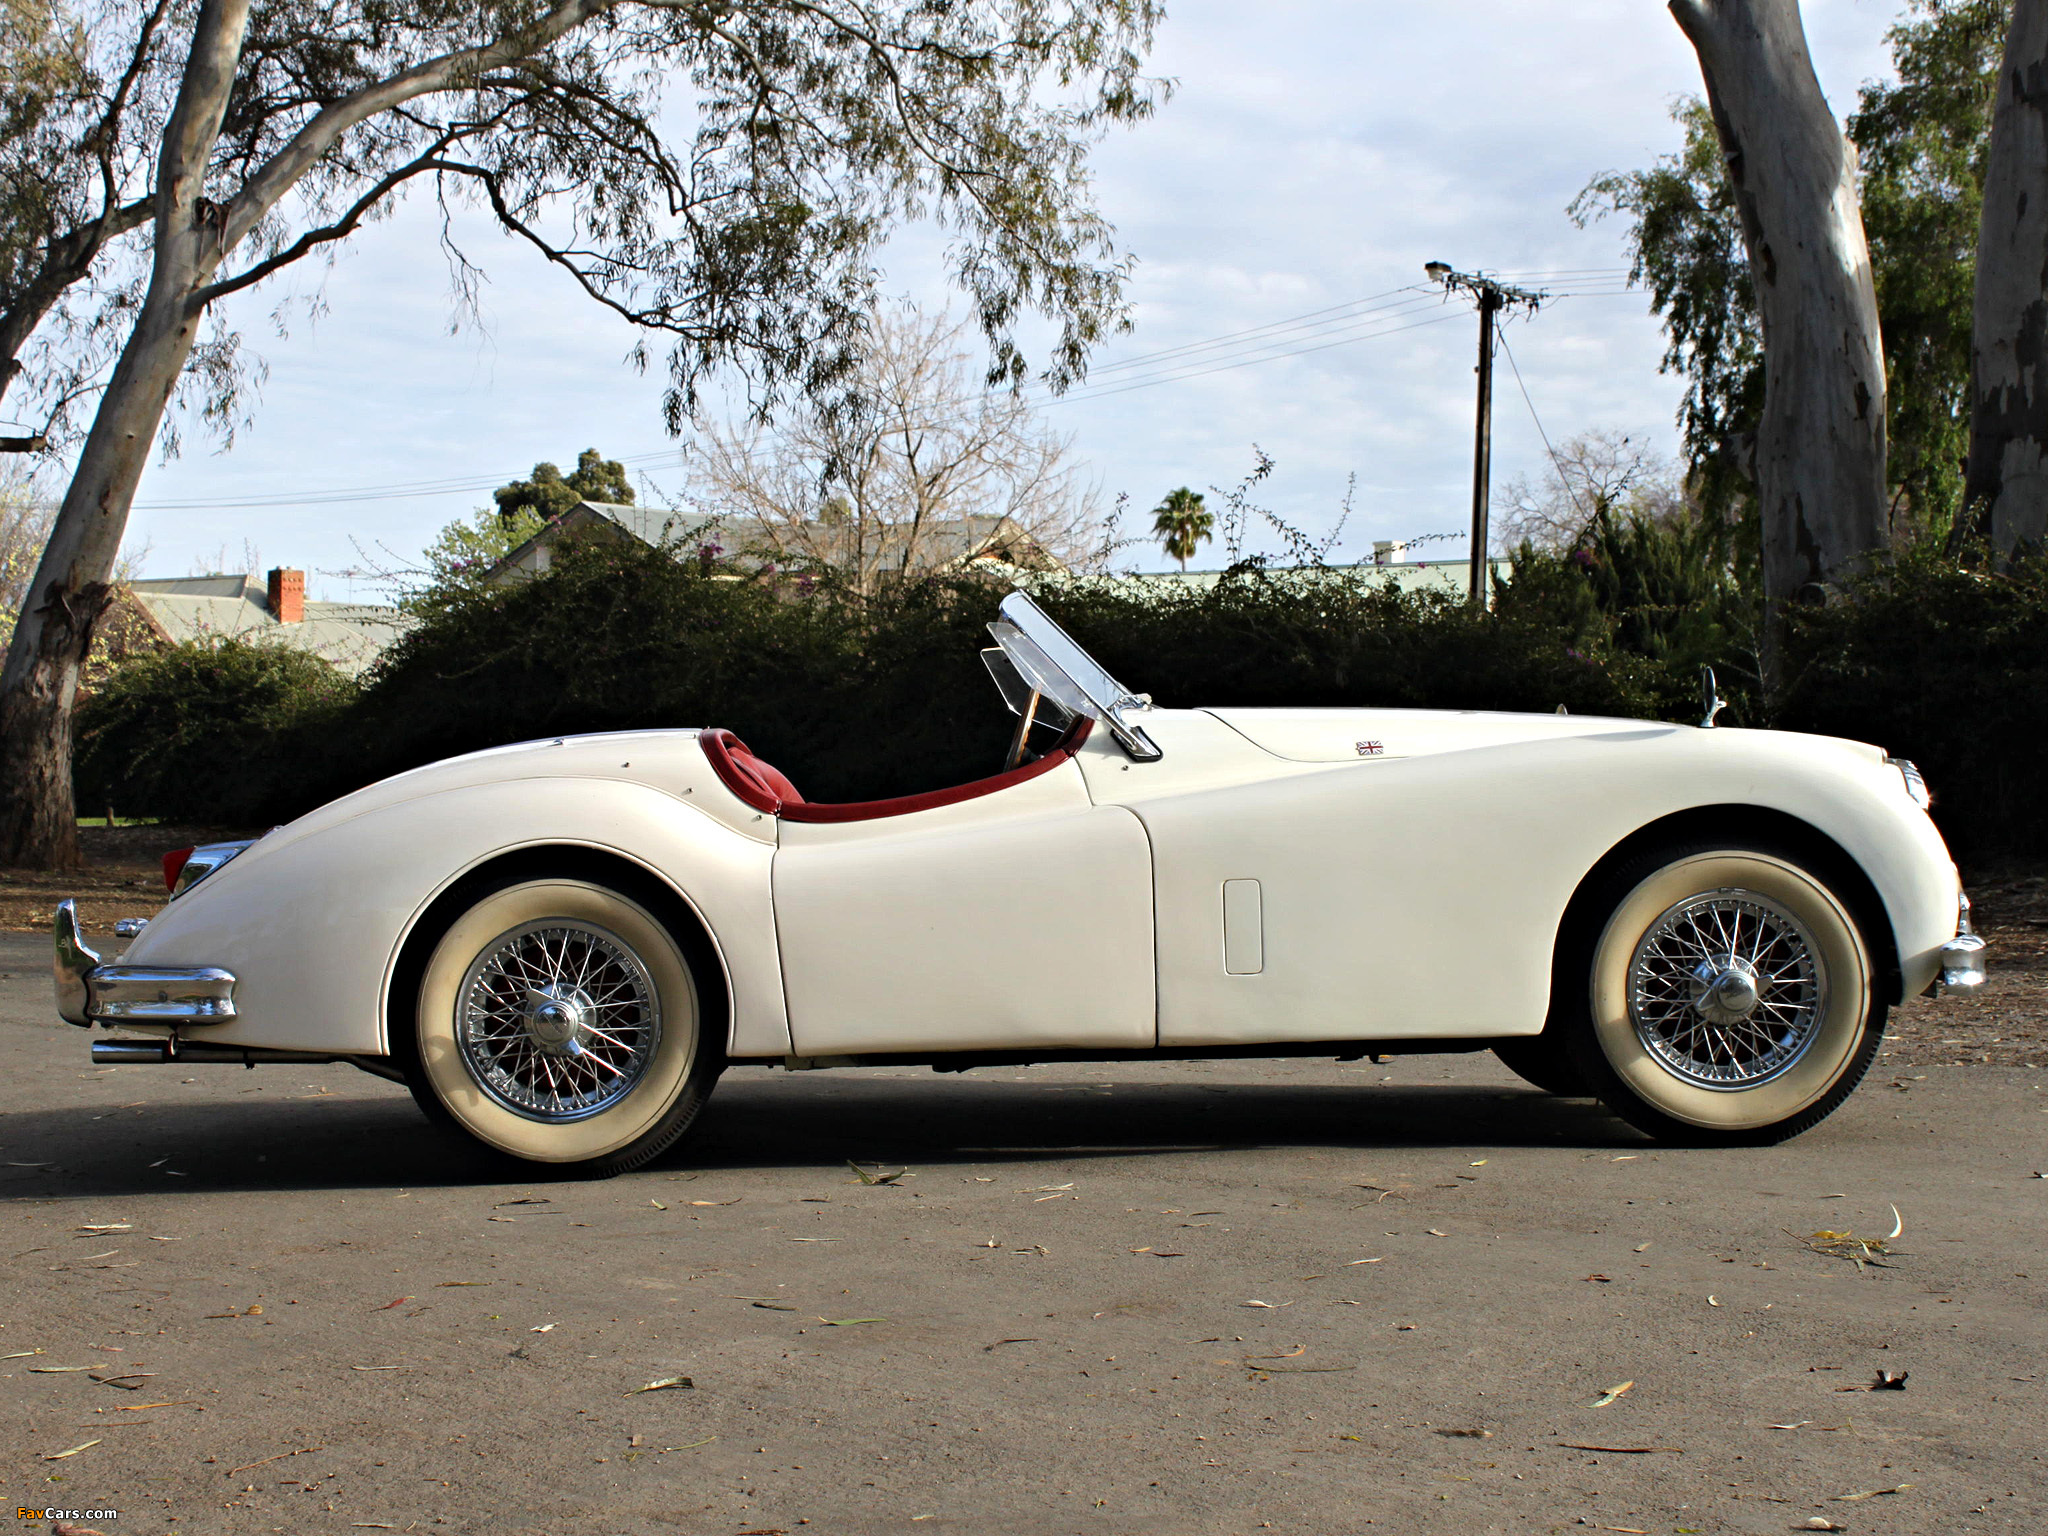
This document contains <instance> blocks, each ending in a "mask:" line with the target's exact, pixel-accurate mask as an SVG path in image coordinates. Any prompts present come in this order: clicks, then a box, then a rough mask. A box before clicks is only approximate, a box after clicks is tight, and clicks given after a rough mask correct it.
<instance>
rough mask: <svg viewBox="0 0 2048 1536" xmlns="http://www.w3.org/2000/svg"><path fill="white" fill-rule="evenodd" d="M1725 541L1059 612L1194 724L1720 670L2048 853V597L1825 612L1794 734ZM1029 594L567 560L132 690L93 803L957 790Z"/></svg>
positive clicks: (2014, 591)
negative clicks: (637, 762)
mask: <svg viewBox="0 0 2048 1536" xmlns="http://www.w3.org/2000/svg"><path fill="white" fill-rule="evenodd" d="M1696 536H1697V534H1696V533H1694V532H1687V531H1686V530H1682V529H1681V530H1675V531H1673V530H1666V531H1665V532H1664V533H1661V534H1660V533H1657V532H1656V531H1655V530H1651V531H1649V532H1647V533H1646V532H1645V531H1644V530H1643V529H1641V528H1637V529H1635V530H1633V531H1631V530H1630V529H1629V528H1627V527H1621V528H1609V529H1607V530H1605V533H1604V535H1601V536H1597V537H1595V538H1594V539H1592V540H1591V541H1589V543H1588V544H1587V545H1585V546H1583V547H1582V548H1581V550H1579V551H1577V552H1575V553H1574V554H1573V555H1572V556H1569V557H1565V558H1561V559H1560V558H1553V557H1544V556H1538V555H1535V554H1533V553H1530V552H1527V551H1525V552H1524V555H1523V558H1522V559H1521V560H1519V561H1518V562H1517V566H1516V570H1515V574H1514V576H1513V577H1512V578H1511V579H1509V580H1508V581H1506V582H1504V583H1503V584H1502V586H1501V588H1500V589H1499V591H1498V592H1497V593H1496V601H1495V603H1494V606H1493V608H1492V610H1491V611H1488V612H1475V611H1473V610H1472V609H1470V608H1468V607H1466V606H1465V605H1463V604H1461V603H1459V602H1458V601H1457V600H1456V599H1455V597H1454V596H1453V595H1452V594H1449V593H1445V592H1433V593H1432V592H1421V593H1417V592H1406V593H1404V592H1400V591H1396V590H1393V589H1392V588H1390V587H1389V586H1387V585H1386V584H1385V583H1383V582H1382V581H1380V580H1379V579H1377V578H1375V577H1373V576H1371V575H1370V574H1369V573H1368V574H1364V575H1360V574H1357V573H1352V572H1347V571H1313V572H1281V571H1269V570H1266V569H1264V568H1262V567H1260V566H1259V565H1257V564H1256V563H1253V564H1249V565H1246V566H1244V567H1241V568H1239V569H1238V570H1235V571H1233V572H1232V573H1231V574H1230V575H1228V576H1227V577H1226V578H1225V579H1224V580H1222V581H1221V582H1219V583H1217V584H1216V585H1214V586H1213V587H1210V588H1207V589H1195V588H1191V587H1184V586H1176V585H1168V584H1151V583H1134V582H1121V581H1102V580H1098V581H1088V582H1075V583H1070V584H1064V585H1060V586H1054V587H1050V588H1047V589H1045V590H1042V591H1041V593H1040V598H1041V601H1043V602H1044V603H1045V605H1046V606H1047V607H1048V609H1049V610H1051V611H1052V612H1053V614H1054V615H1055V616H1056V617H1057V618H1058V619H1059V621H1060V622H1061V623H1062V624H1064V625H1065V626H1066V627H1067V628H1068V629H1069V630H1070V631H1071V632H1072V633H1073V634H1074V636H1075V638H1076V639H1078V640H1079V641H1080V642H1081V643H1082V644H1083V645H1085V646H1087V647H1088V648H1089V649H1090V650H1091V651H1093V652H1094V653H1095V654H1096V655H1097V656H1099V657H1100V658H1101V659H1102V660H1103V662H1104V663H1105V664H1106V665H1107V666H1108V667H1109V669H1110V670H1111V671H1112V672H1113V673H1115V674H1116V675H1117V676H1119V677H1120V678H1122V679H1123V680H1124V681H1125V683H1127V684H1128V685H1129V686H1132V687H1134V688H1140V689H1145V690H1147V691H1149V692H1150V693H1152V694H1153V695H1154V697H1156V698H1157V699H1158V700H1159V701H1160V702H1161V703H1162V704H1167V705H1198V704H1210V705H1231V704H1236V705H1246V704H1250V705H1257V704H1268V705H1287V704H1323V705H1356V706H1367V705H1380V706H1401V707H1417V708H1444V709H1509V710H1516V709H1520V710H1540V711H1545V712H1548V711H1551V710H1554V709H1556V708H1557V707H1558V706H1560V705H1563V706H1564V707H1565V708H1567V709H1568V710H1570V711H1571V712H1572V713H1573V714H1608V715H1623V716H1631V717H1638V718H1652V719H1654V718H1664V719H1683V720H1691V719H1696V718H1697V703H1696V700H1697V696H1698V669H1699V666H1700V665H1701V664H1702V663H1709V664H1713V665H1716V666H1717V668H1718V669H1719V670H1720V671H1721V674H1722V678H1723V692H1724V694H1727V695H1729V696H1730V697H1732V698H1733V700H1734V705H1733V708H1732V709H1731V711H1730V713H1729V714H1728V715H1725V716H1724V717H1723V723H1726V724H1776V725H1780V726H1784V727H1788V728H1794V729H1802V730H1819V731H1825V732H1828V733H1830V734H1840V735H1848V736H1855V737H1858V738H1863V739H1872V740H1876V741H1878V742H1880V743H1881V744H1883V745H1884V746H1886V747H1887V748H1888V749H1890V750H1892V751H1894V752H1898V753H1902V754H1904V755H1909V756H1914V757H1916V758H1918V759H1919V760H1920V761H1921V762H1922V764H1923V766H1924V767H1925V768H1926V769H1927V771H1928V774H1929V777H1930V778H1931V779H1932V780H1933V781H1934V783H1935V785H1936V788H1937V790H1938V791H1940V792H1941V794H1942V803H1941V807H1940V811H1939V814H1940V816H1941V819H1942V822H1943V826H1944V829H1945V830H1946V831H1947V832H1948V834H1949V836H1950V838H1951V841H1952V842H1953V843H1955V844H1956V845H1957V846H1958V847H1960V848H1963V849H1965V850H1968V851H1970V852H1973V853H1980V852H1985V851H1992V850H2000V849H2022V848H2027V849H2033V848H2043V847H2048V811H2044V809H2043V807H2042V804H2041V800H2040V797H2039V796H2033V797H2029V796H2028V795H2027V794H2026V793H2024V792H2023V791H2024V790H2025V788H2026V780H2025V778H2024V777H2023V776H2024V775H2025V774H2026V773H2028V772H2030V771H2031V770H2032V757H2033V753H2034V749H2035V737H2036V736H2037V735H2038V734H2039V729H2040V716H2041V713H2042V705H2043V701H2044V699H2048V574H2044V572H2048V567H2044V566H2043V565H2041V564H2040V563H2035V564H2031V565H2027V566H2024V567H2022V568H2017V569H2015V570H2013V571H2011V572H2008V573H2005V574H2001V575H1983V574H1966V573H1962V572H1958V571H1955V570H1953V569H1944V568H1940V567H1935V566H1929V565H1908V566H1902V567H1901V568H1899V569H1898V570H1895V571H1894V572H1892V573H1890V574H1889V575H1888V576H1887V577H1885V578H1884V579H1883V580H1882V581H1880V582H1873V583H1870V584H1868V585H1867V586H1866V588H1865V589H1863V590H1860V591H1859V592H1858V593H1857V594H1856V596H1855V598H1854V600H1853V601H1847V602H1843V603H1840V604H1837V605H1835V606H1832V607H1829V608H1826V609H1822V610H1816V611H1814V612H1811V613H1806V614H1802V615H1801V616H1800V617H1799V619H1798V622H1797V624H1796V625H1795V627H1794V630H1793V634H1792V639H1791V643H1790V648H1789V650H1788V652H1787V655H1786V666H1785V672H1786V676H1787V677H1788V678H1789V679H1790V680H1791V681H1790V683H1789V685H1788V686H1787V688H1786V689H1785V690H1784V692H1783V694H1782V696H1781V699H1780V701H1779V704H1778V707H1777V708H1776V710H1775V711H1772V712H1769V713H1767V712H1766V711H1765V710H1764V708H1763V707H1762V705H1761V703H1760V695H1759V691H1758V689H1757V688H1756V686H1755V676H1756V670H1757V669H1756V666H1755V649H1754V643H1753V641H1754V633H1755V628H1754V625H1753V624H1752V623H1751V622H1750V621H1749V617H1748V615H1749V611H1750V608H1749V605H1748V604H1747V602H1746V600H1745V599H1744V596H1743V590H1742V586H1741V584H1740V583H1739V582H1736V581H1735V580H1734V579H1733V577H1732V576H1730V575H1728V571H1729V570H1730V568H1731V566H1730V562H1729V561H1728V560H1726V559H1725V558H1721V559H1718V560H1717V559H1716V558H1714V552H1713V551H1712V550H1707V549H1700V550H1690V549H1685V548H1674V547H1672V541H1673V540H1683V539H1686V538H1693V537H1696ZM1603 538H1604V539H1605V542H1603ZM1632 541H1633V543H1632ZM1001 596H1002V589H1000V588H997V587H992V586H990V585H989V584H987V583H986V582H982V581H976V580H965V579H962V580H934V581H924V582H913V583H905V584H902V585H900V586H898V587H895V588H893V589H891V590H889V591H887V592H886V593H885V594H884V595H883V596H881V597H879V598H870V599H865V600H862V599H858V598H856V597H854V596H852V595H850V594H847V593H844V592H841V591H839V590H836V589H835V588H833V587H831V586H830V585H829V584H817V583H810V582H802V583H797V584H785V585H782V586H779V587H770V586H767V585H764V584H761V583H758V582H754V581H745V580H734V579H727V578H726V577H724V576H722V575H721V574H720V573H716V572H709V571H706V570H705V569H703V568H702V567H701V566H699V565H698V564H697V563H696V562H694V561H685V562H678V561H676V560H674V559H672V558H670V557H669V556H668V555H667V554H665V553H663V552H661V551H658V550H650V549H645V548H641V547H637V546H635V547H618V546H598V545H590V546H585V547H582V548H576V549H570V550H567V551H565V552H563V554H562V555H561V557H560V558H558V560H557V561H556V563H555V565H554V568H553V569H552V570H551V571H550V572H548V573H547V574H546V575H545V576H543V577H541V578H539V579H538V580H535V581H533V582H531V583H529V584H526V585H523V586H518V587H512V588H505V589H498V590H495V591H491V592H487V593H469V594H460V595H457V596H456V597H454V598H453V599H452V600H451V601H449V602H448V603H447V604H446V605H444V606H438V607H436V608H435V610H434V611H433V614H432V617H430V618H429V619H427V620H426V621H425V622H423V623H422V624H421V625H420V626H419V627H418V628H417V629H415V630H414V631H413V632H412V633H410V634H409V635H408V636H407V637H405V638H404V639H403V640H402V641H400V642H399V643H398V645H396V646H395V647H394V648H393V649H392V650H391V651H390V652H389V653H387V655H386V656H385V658H384V659H383V661H382V662H381V663H380V664H379V666H378V668H377V669H376V670H375V672H374V673H372V674H371V676H370V677H369V678H368V679H367V680H366V682H365V684H364V685H363V686H362V687H361V688H359V689H358V688H356V687H355V686H354V685H352V684H349V683H347V682H345V681H344V680H341V679H339V678H337V677H336V676H335V675H334V674H333V673H331V672H329V671H327V670H326V669H325V668H323V667H320V666H319V665H318V664H315V663H309V662H308V661H307V660H306V659H305V658H303V657H298V656H295V655H294V654H293V653H289V652H283V651H279V650H275V649H271V648H267V647H263V646H260V645H251V644H246V643H242V642H233V641H223V642H215V643H212V644H209V645H203V646H190V647H183V648H180V649H179V650H174V651H171V652H168V653H165V654H163V655H161V656H158V657H152V658H147V659H145V660H142V661H139V662H135V663H132V664H130V666H128V667H127V668H124V669H123V670H122V671H121V672H120V673H119V674H118V675H117V677H116V678H115V680H114V682H113V684H112V685H111V686H110V687H108V688H107V689H106V690H105V691H104V692H102V693H101V694H99V695H98V696H97V697H95V698H94V699H92V700H91V701H90V702H89V703H88V704H87V706H86V708H85V710H84V712H83V714H82V717H81V722H80V725H81V731H80V741H81V751H80V755H79V763H78V781H79V789H80V795H81V804H82V805H83V806H85V807H87V808H89V809H95V810H96V809H98V808H100V807H102V806H104V805H107V804H109V803H111V804H113V805H115V806H117V807H118V808H119V809H120V811H121V812H122V813H123V814H127V815H151V814H153V815H161V816H166V817H176V818H203V819H210V820H216V821H223V822H228V821H239V822H244V823H249V824H257V823H262V822H271V821H279V820H283V819H286V818H288V817H290V816H293V815H296V814H298V813H300V812H302V811H304V810H307V809H309V808H311V807H312V806H314V805H317V804H319V803H321V802H322V801H324V800H327V799H330V798H332V797H333V796H335V795H337V794H341V793H344V792H346V791H348V790H350V789H352V788H355V787H357V786H358V785H360V784H363V783H367V782H369V781H371V780H373V779H376V778H380V777H383V776H384V775H387V774H390V773H394V772H398V771H400V770H402V769H404V768H408V767H412V766H414V765H417V764H419V763H423V762H429V761H432V760H434V759H436V758H439V757H445V756H448V755H451V754H453V753H458V752H465V751H471V750H474V749H477V748H481V747H486V746H493V745H497V744H501V743H504V742H509V741H519V740H525V739H531V738H534V737H544V736H554V735H563V734H569V733H573V732H581V731H596V730H612V729H633V728H641V727H648V726H678V725H680V726H691V725H723V726H727V727H730V728H731V729H733V730H735V731H737V732H739V733H740V735H742V736H743V737H745V738H746V739H747V740H748V742H749V743H751V744H752V745H753V746H754V748H755V749H756V750H757V751H759V752H760V753H761V754H762V755H763V756H765V757H767V758H768V759H770V760H771V761H773V762H775V763H777V764H778V765H779V766H781V767H782V768H783V769H784V770H785V771H786V772H788V773H789V774H790V776H791V777H792V778H793V779H794V780H795V781H796V782H797V783H798V784H799V785H800V786H802V788H803V789H804V792H805V793H806V794H807V795H808V796H810V797H811V798H814V799H819V800H845V799H865V798H870V797H876V796H883V795H891V794H904V793H910V792H914V791H917V790H921V789H929V788H934V787H937V786H940V785H944V784H949V783H957V782H960V781H963V780H965V779H969V778H974V777H978V776H980V775H982V774H985V773H987V772H990V771H992V769H993V767H994V766H995V765H996V764H997V762H998V761H999V760H1000V757H1001V754H1002V751H1003V748H1004V745H1005V742H1006V741H1007V737H1008V729H1009V721H1008V718H1007V716H1005V715H1004V714H1003V712H1002V710H1001V708H1000V706H999V704H998V703H997V699H996V695H995V692H994V690H993V688H992V686H991V685H990V683H989V681H988V678H987V676H986V673H985V672H984V670H983V668H982V666H981V663H980V660H979V658H978V655H977V652H978V651H979V649H980V647H981V646H982V645H984V644H986V643H987V642H986V639H985V636H984V630H983V626H984V625H985V624H986V622H987V621H988V620H989V619H990V618H991V617H993V616H994V612H995V607H996V604H997V602H998V601H999V600H1000V598H1001Z"/></svg>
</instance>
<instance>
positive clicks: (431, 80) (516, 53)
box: [222, 0, 683, 250]
mask: <svg viewBox="0 0 2048 1536" xmlns="http://www.w3.org/2000/svg"><path fill="white" fill-rule="evenodd" d="M624 3H627V0H566V3H565V4H562V5H558V6H556V7H555V8H554V9H553V10H551V11H549V12H548V13H547V14H546V15H544V16H542V17H540V18H539V19H538V20H536V21H535V22H534V23H533V24H532V25H531V26H528V27H523V28H521V29H520V30H518V31H516V32H511V33H508V34H507V35H506V36H504V37H502V38H499V39H498V40H497V41H495V42H491V43H484V44H480V45H478V46H477V47H474V48H459V49H457V50H456V51H454V52H453V53H444V54H442V55H441V56H440V57H438V58H433V59H428V60H426V61H425V62H423V63H420V64H415V65H414V66H413V67H412V68H410V69H406V70H401V71H400V72H399V73H397V74H395V75H393V76H391V77H390V78H389V79H386V80H379V81H377V82H376V83H375V84H373V85H367V86H365V87H363V89H361V90H359V91H357V92H355V93H354V94H353V95H350V96H345V97H343V98H342V99H341V100H340V101H337V102H335V103H334V104H333V105H331V106H328V107H324V108H322V109H321V111H320V112H319V113H318V114H317V115H315V117H314V118H313V120H312V121H311V122H309V123H307V124H306V126H305V127H303V128H301V129H300V130H299V131H298V133H296V134H294V135H293V136H292V139H291V142H290V143H288V144H286V145H285V146H284V148H282V149H280V150H279V151H278V152H277V153H276V154H274V155H272V156H271V157H270V159H269V160H268V161H266V162H265V163H264V165H263V166H262V167H261V168H260V169H259V170H258V171H257V172H256V173H255V174H254V175H253V176H251V177H250V178H249V180H248V181H247V182H245V183H244V184H243V187H242V190H241V191H240V192H239V193H237V194H236V196H235V197H234V199H233V201H231V202H230V203H229V204H228V207H227V215H226V218H225V220H224V221H223V226H222V228H223V234H222V238H223V241H224V248H226V249H229V250H232V249H233V248H234V247H235V246H236V245H237V244H239V243H240V242H241V241H242V240H243V239H244V238H246V237H247V236H248V234H249V232H250V231H251V230H253V229H254V228H255V227H256V226H257V224H258V223H260V222H261V221H262V219H263V216H264V215H265V214H267V213H269V212H270V210H271V209H272V208H274V207H276V206H277V203H278V200H279V199H280V198H282V197H283V196H284V195H285V193H286V192H288V191H290V190H291V188H292V187H293V186H294V185H296V184H297V182H298V180H299V178H300V177H301V176H303V175H305V174H306V172H307V171H308V170H309V169H311V168H312V166H313V165H314V163H315V162H316V161H318V160H319V159H320V157H321V156H322V155H324V154H326V153H327V152H328V150H330V149H332V148H333V147H334V144H335V142H336V141H337V140H339V139H340V138H341V136H342V135H343V134H345V133H347V132H348V131H349V129H351V128H353V127H355V126H356V125H357V124H358V123H361V122H363V121H365V120H366V119H368V118H371V117H375V116H376V115H377V114H378V113H380V112H384V111H388V110H389V109H391V108H392V107H395V106H398V105H400V104H401V103H403V102H407V101H411V100H412V99H413V98H414V97H416V96H425V95H430V94H432V93H433V92H435V91H441V90H446V89H447V88H448V87H450V86H452V85H455V84H457V83H459V82H461V81H463V80H465V79H467V78H469V77H472V76H475V75H477V74H480V73H482V72H483V71H485V70H488V69H494V68H496V67H497V66H499V65H501V64H510V63H512V62H514V61H515V60H518V59H523V58H526V57H528V56H529V55H532V54H535V53H538V52H540V51H541V50H542V49H543V48H546V47H548V46H550V45H551V44H553V43H555V42H556V41H558V40H559V39H561V38H562V37H564V36H566V35H567V34H568V33H570V32H573V31H574V30H576V28H578V27H580V26H582V25H583V24H584V23H586V22H588V21H590V20H592V19H594V18H595V17H598V16H601V15H603V14H604V13H605V12H607V11H611V10H616V9H617V8H618V7H619V6H620V5H622V4H624ZM632 3H634V4H639V5H651V6H654V7H656V8H659V9H670V8H673V7H674V6H675V5H677V4H680V3H683V0H632Z"/></svg>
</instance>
